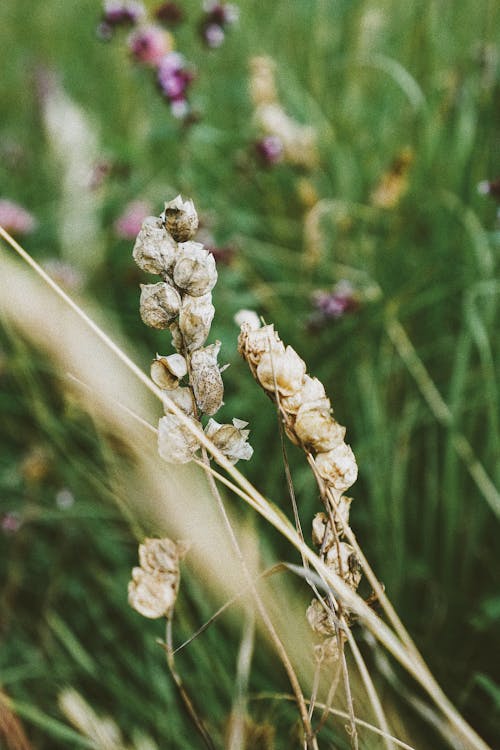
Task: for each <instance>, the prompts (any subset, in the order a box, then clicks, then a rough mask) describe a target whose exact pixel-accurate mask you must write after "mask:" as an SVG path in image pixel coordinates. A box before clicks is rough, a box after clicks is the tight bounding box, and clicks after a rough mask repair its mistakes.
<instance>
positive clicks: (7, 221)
mask: <svg viewBox="0 0 500 750" xmlns="http://www.w3.org/2000/svg"><path fill="white" fill-rule="evenodd" d="M37 225H38V222H37V220H36V219H35V217H34V216H32V214H30V213H29V211H26V209H25V208H23V207H22V206H20V205H19V204H18V203H14V201H10V200H8V199H7V198H0V226H2V227H3V228H4V229H5V230H6V231H7V232H10V234H15V235H23V234H30V232H33V230H34V229H36V227H37Z"/></svg>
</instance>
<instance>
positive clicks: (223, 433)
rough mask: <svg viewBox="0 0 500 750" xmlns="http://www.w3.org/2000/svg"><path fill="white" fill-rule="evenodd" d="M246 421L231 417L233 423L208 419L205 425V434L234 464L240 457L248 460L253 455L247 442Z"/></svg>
mask: <svg viewBox="0 0 500 750" xmlns="http://www.w3.org/2000/svg"><path fill="white" fill-rule="evenodd" d="M247 424H248V422H243V421H242V420H241V419H233V424H232V425H231V424H219V423H218V422H216V421H215V419H210V420H209V422H208V424H207V426H206V427H205V434H206V436H207V437H208V438H210V440H212V441H213V443H214V444H215V445H216V446H217V448H218V449H219V450H220V451H221V452H222V453H223V454H224V455H225V456H226V457H227V458H228V459H229V461H230V462H231V463H232V464H235V463H236V462H237V461H239V460H240V459H243V460H244V461H248V460H249V459H250V458H251V457H252V455H253V448H252V446H251V445H250V444H249V443H247V439H248V436H249V434H250V430H246V429H245V427H246V426H247Z"/></svg>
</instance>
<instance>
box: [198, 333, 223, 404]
mask: <svg viewBox="0 0 500 750" xmlns="http://www.w3.org/2000/svg"><path fill="white" fill-rule="evenodd" d="M220 346H221V344H220V341H217V342H216V343H215V344H211V345H210V346H206V347H205V348H204V349H197V350H196V351H193V353H192V354H191V385H192V387H193V391H194V395H195V398H196V403H197V404H198V408H199V410H200V411H201V412H202V413H203V414H208V415H212V414H215V413H216V412H217V411H219V409H220V407H221V406H222V399H223V397H224V383H223V382H222V376H221V374H220V370H219V365H218V364H217V357H218V355H219V351H220Z"/></svg>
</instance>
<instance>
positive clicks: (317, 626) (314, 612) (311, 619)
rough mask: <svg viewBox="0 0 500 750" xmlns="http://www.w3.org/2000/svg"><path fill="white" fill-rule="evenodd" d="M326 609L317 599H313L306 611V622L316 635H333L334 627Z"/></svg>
mask: <svg viewBox="0 0 500 750" xmlns="http://www.w3.org/2000/svg"><path fill="white" fill-rule="evenodd" d="M332 614H333V613H330V611H329V609H328V607H326V608H325V607H324V606H323V604H322V603H321V602H320V601H319V599H313V600H312V602H311V603H310V605H309V606H308V608H307V610H306V617H307V622H308V623H309V625H310V626H311V628H312V629H313V630H314V632H315V633H317V634H318V635H326V636H332V635H335V625H334V621H333V618H332Z"/></svg>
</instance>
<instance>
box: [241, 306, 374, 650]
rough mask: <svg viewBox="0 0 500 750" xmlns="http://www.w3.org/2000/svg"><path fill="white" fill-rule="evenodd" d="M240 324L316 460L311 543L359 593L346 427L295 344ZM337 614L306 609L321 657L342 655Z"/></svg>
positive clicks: (253, 363) (291, 427) (254, 364)
mask: <svg viewBox="0 0 500 750" xmlns="http://www.w3.org/2000/svg"><path fill="white" fill-rule="evenodd" d="M240 320H242V325H241V332H240V336H239V340H238V344H239V346H238V348H239V351H240V353H241V354H242V356H243V357H244V358H245V360H246V361H247V363H248V365H249V367H250V370H251V372H252V375H253V376H254V378H255V379H256V380H257V382H258V383H259V384H260V385H261V386H262V388H264V390H265V391H266V393H267V394H268V395H269V396H270V397H271V398H272V399H273V400H274V401H275V402H276V403H277V404H278V407H279V410H280V414H281V417H282V420H283V424H284V428H285V432H286V434H287V436H288V437H289V439H290V440H291V441H292V442H293V443H294V444H295V445H299V446H300V447H302V448H303V450H304V451H305V452H306V453H308V454H310V455H311V456H313V457H314V465H315V471H316V473H317V475H318V479H319V484H320V489H321V496H322V499H323V501H324V503H325V507H326V510H327V513H318V514H317V515H316V517H315V518H314V521H313V542H314V544H316V545H317V546H318V547H319V554H320V556H321V557H322V559H323V561H324V562H325V564H326V566H327V567H328V568H330V569H331V570H332V571H333V572H334V573H336V575H338V576H340V577H341V578H342V579H343V580H344V581H345V583H347V585H348V586H350V587H351V588H352V589H353V590H356V589H357V587H358V585H359V582H360V579H361V573H360V569H359V563H358V560H357V558H356V555H355V553H354V550H353V549H352V547H351V546H350V545H348V544H346V543H345V542H343V541H342V540H341V537H342V535H343V533H344V525H346V524H348V520H349V507H350V504H351V498H348V497H345V496H344V494H343V493H344V492H345V491H346V490H347V489H349V487H351V485H352V484H354V482H355V481H356V478H357V474H358V467H357V464H356V459H355V457H354V454H353V452H352V450H351V448H350V446H349V445H347V444H346V443H345V442H344V436H345V427H343V426H342V425H340V424H339V423H338V422H337V421H336V420H335V419H334V417H333V415H332V408H331V403H330V400H329V399H328V398H327V396H326V393H325V389H324V386H323V384H322V383H321V382H320V381H319V380H318V379H317V378H312V377H311V376H310V375H308V374H307V372H306V364H305V362H304V361H303V360H302V359H301V357H300V356H299V355H298V354H297V352H296V351H295V350H294V349H293V348H292V347H291V346H285V345H284V343H283V342H282V341H281V340H280V338H279V336H278V334H277V332H276V331H275V330H274V327H273V326H272V325H266V326H263V327H260V325H259V323H258V320H257V319H256V318H255V317H252V316H251V313H249V311H245V315H241V316H240ZM336 609H337V610H338V611H336ZM339 616H340V610H339V609H338V606H337V607H336V605H335V604H334V603H333V601H320V600H319V599H314V600H313V602H312V603H311V605H310V607H309V608H308V610H307V618H308V621H309V623H310V625H311V627H312V629H313V630H314V631H315V632H316V633H317V634H318V635H320V636H322V638H325V637H326V641H324V643H323V644H322V645H321V656H322V658H327V657H328V658H336V657H337V656H338V649H339V645H340V642H341V637H342V636H341V631H339V629H338V627H337V623H338V620H339Z"/></svg>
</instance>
